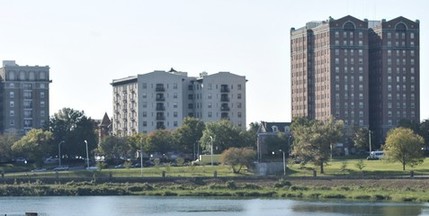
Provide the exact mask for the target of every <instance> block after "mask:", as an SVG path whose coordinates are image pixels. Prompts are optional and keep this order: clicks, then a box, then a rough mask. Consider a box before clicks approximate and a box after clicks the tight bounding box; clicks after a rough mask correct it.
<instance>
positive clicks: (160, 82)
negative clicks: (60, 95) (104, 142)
mask: <svg viewBox="0 0 429 216" xmlns="http://www.w3.org/2000/svg"><path fill="white" fill-rule="evenodd" d="M111 85H112V86H113V111H114V114H113V123H112V125H113V133H115V134H117V135H131V134H134V133H136V132H143V133H148V132H151V131H154V130H157V129H174V128H177V127H180V126H181V125H182V123H183V119H184V118H185V117H187V116H190V117H196V118H199V119H201V120H202V121H204V122H210V121H217V120H220V119H228V120H230V121H231V122H232V123H233V124H235V125H236V126H239V127H241V128H245V126H246V114H245V112H246V106H245V102H246V101H245V97H246V94H245V85H246V79H245V77H244V76H238V75H234V74H231V73H229V72H219V73H216V74H212V75H208V74H207V73H201V74H200V77H188V75H187V73H186V72H180V71H176V70H174V69H171V70H170V71H154V72H151V73H146V74H140V75H137V76H132V77H127V78H123V79H117V80H113V82H112V83H111Z"/></svg>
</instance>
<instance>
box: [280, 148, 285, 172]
mask: <svg viewBox="0 0 429 216" xmlns="http://www.w3.org/2000/svg"><path fill="white" fill-rule="evenodd" d="M280 151H281V152H282V153H283V175H284V176H285V175H286V156H285V152H284V151H282V150H281V149H280Z"/></svg>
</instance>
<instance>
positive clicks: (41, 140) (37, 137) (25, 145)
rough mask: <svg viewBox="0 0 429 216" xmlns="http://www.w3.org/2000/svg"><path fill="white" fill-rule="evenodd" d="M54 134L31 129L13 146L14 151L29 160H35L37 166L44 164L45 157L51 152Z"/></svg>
mask: <svg viewBox="0 0 429 216" xmlns="http://www.w3.org/2000/svg"><path fill="white" fill-rule="evenodd" d="M51 141H52V133H51V132H49V131H43V130H42V129H31V130H30V131H29V132H27V134H26V135H25V136H23V137H22V138H21V139H20V140H18V141H16V142H15V143H14V144H13V145H12V150H13V151H14V152H16V153H17V154H19V155H24V156H25V157H27V159H30V160H34V161H35V162H36V165H37V166H41V165H42V164H43V156H45V155H46V152H48V151H49V148H50V146H49V143H50V142H51Z"/></svg>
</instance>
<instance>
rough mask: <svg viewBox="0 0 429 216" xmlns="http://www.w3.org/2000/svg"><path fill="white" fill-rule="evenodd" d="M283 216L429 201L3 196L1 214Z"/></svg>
mask: <svg viewBox="0 0 429 216" xmlns="http://www.w3.org/2000/svg"><path fill="white" fill-rule="evenodd" d="M25 212H36V213H38V215H39V216H43V215H50V216H58V215H61V216H63V215H67V216H69V215H70V216H74V215H76V216H83V215H91V216H101V215H102V216H106V215H108V216H124V215H126V216H134V215H149V216H161V215H162V216H206V215H210V216H216V215H219V216H220V215H221V216H242V215H243V216H244V215H246V216H261V215H262V216H271V215H273V216H274V215H275V216H280V215H293V216H303V215H317V216H323V215H366V216H370V215H388V216H396V215H398V216H399V215H400V216H405V215H429V204H428V203H392V202H351V201H332V200H331V201H302V200H288V199H230V198H213V197H209V198H207V197H205V198H203V197H148V196H76V197H65V196H61V197H0V215H8V216H12V215H24V213H25Z"/></svg>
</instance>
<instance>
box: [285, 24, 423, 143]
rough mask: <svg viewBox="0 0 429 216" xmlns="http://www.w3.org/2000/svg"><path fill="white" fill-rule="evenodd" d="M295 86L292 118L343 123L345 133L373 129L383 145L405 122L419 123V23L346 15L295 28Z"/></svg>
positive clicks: (293, 88) (293, 31) (292, 75)
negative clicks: (362, 18) (329, 120)
mask: <svg viewBox="0 0 429 216" xmlns="http://www.w3.org/2000/svg"><path fill="white" fill-rule="evenodd" d="M389 35H390V36H389ZM393 55H395V56H394V57H393ZM393 65H395V67H393ZM392 71H395V72H397V74H395V75H393V74H392V73H393V72H392ZM389 74H390V75H389ZM291 83H292V85H291V87H292V88H291V94H292V118H296V117H303V116H307V117H309V118H310V119H319V120H326V119H328V118H330V117H334V118H335V119H341V120H343V121H344V123H345V126H346V134H347V133H351V132H352V129H353V128H356V127H365V128H369V129H370V130H371V131H373V132H374V136H375V137H374V138H375V140H376V142H377V143H378V144H381V143H383V142H384V137H385V135H386V133H387V131H388V130H389V129H391V128H392V127H395V126H396V125H397V123H398V122H399V121H400V120H401V119H409V120H414V121H419V118H420V116H419V93H418V92H419V86H418V83H419V22H418V21H416V22H413V21H410V20H408V19H406V18H403V17H398V18H396V19H393V20H391V21H385V20H383V21H381V22H380V21H368V20H366V19H365V20H359V19H356V18H354V17H352V16H346V17H343V18H340V19H337V20H335V19H332V18H330V19H329V20H327V21H320V22H310V23H307V24H306V26H304V27H302V28H299V29H295V28H292V29H291ZM394 88H395V89H394ZM393 103H395V106H397V107H398V108H396V107H395V108H393V106H394V105H393ZM398 104H399V105H398Z"/></svg>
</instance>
